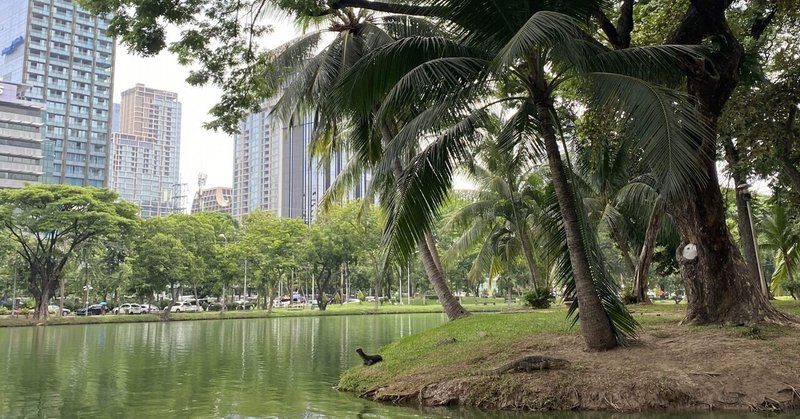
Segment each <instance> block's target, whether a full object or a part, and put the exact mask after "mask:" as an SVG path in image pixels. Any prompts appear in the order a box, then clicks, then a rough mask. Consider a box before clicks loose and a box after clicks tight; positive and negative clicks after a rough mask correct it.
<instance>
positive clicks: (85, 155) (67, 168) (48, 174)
mask: <svg viewBox="0 0 800 419" xmlns="http://www.w3.org/2000/svg"><path fill="white" fill-rule="evenodd" d="M0 10H2V11H3V13H2V14H0V49H1V50H2V51H1V52H0V79H3V80H5V81H10V82H14V83H21V84H25V85H28V86H30V88H29V89H28V90H27V91H26V93H25V96H26V98H27V99H29V100H31V101H33V102H38V103H42V104H44V105H45V110H46V115H45V120H44V123H45V132H44V137H45V138H44V143H43V147H42V148H43V150H44V151H43V159H42V168H43V172H44V175H43V176H42V181H43V182H45V183H69V184H74V185H84V186H98V187H102V186H105V185H106V182H107V177H108V173H107V165H108V161H107V158H108V137H109V134H110V129H111V127H110V118H111V95H112V91H113V85H112V80H113V78H112V69H113V65H114V48H115V47H114V41H113V39H112V38H111V37H110V36H108V35H107V34H106V29H107V27H108V20H106V19H102V18H95V17H93V16H91V15H89V14H88V13H86V12H85V11H84V10H82V9H81V8H80V7H79V6H78V5H77V2H72V1H68V0H0Z"/></svg>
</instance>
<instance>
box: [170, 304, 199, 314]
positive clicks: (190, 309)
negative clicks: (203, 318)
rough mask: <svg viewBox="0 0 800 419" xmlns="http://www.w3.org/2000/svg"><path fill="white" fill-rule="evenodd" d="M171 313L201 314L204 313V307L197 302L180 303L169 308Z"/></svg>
mask: <svg viewBox="0 0 800 419" xmlns="http://www.w3.org/2000/svg"><path fill="white" fill-rule="evenodd" d="M169 311H170V313H199V312H201V311H203V306H201V305H199V304H197V301H178V302H175V303H174V304H172V307H170V308H169Z"/></svg>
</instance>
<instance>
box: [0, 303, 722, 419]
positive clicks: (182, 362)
mask: <svg viewBox="0 0 800 419" xmlns="http://www.w3.org/2000/svg"><path fill="white" fill-rule="evenodd" d="M444 322H445V317H444V316H443V315H440V314H405V315H381V316H330V317H299V318H276V319H249V320H224V321H197V322H192V321H183V322H171V323H137V324H107V325H85V326H50V327H27V328H5V329H0V418H17V417H31V418H56V417H92V418H140V419H146V418H250V417H256V418H264V417H281V418H315V417H336V418H339V417H341V418H402V417H451V418H484V417H547V418H554V417H558V418H586V417H598V418H599V417H608V416H610V415H608V414H576V413H559V414H531V413H528V414H521V413H513V412H491V413H490V412H484V411H480V410H475V409H458V410H455V409H445V408H437V409H423V408H416V407H408V406H392V405H385V404H379V403H375V402H370V401H367V400H362V399H359V398H357V397H355V396H353V395H351V394H348V393H341V392H338V391H337V390H336V389H335V388H334V386H335V384H336V381H337V379H338V377H339V375H340V374H341V373H342V371H344V370H345V369H347V368H349V367H351V366H354V365H357V364H358V363H359V362H360V359H359V358H358V355H357V354H356V353H355V349H356V348H357V347H363V348H365V350H366V351H367V352H368V353H369V352H374V351H375V349H376V348H378V347H380V346H382V345H384V344H386V343H389V342H391V341H393V340H395V339H398V338H401V337H404V336H408V335H409V334H412V333H418V332H421V331H423V330H426V329H430V328H433V327H435V326H438V325H440V324H442V323H444ZM647 416H651V415H647ZM652 416H653V417H658V418H666V417H698V415H697V414H693V415H686V414H681V415H663V414H662V415H652ZM615 417H623V416H619V415H617V416H615ZM624 417H643V416H642V415H624ZM706 417H712V416H706ZM713 417H730V415H720V416H716V415H714V416H713Z"/></svg>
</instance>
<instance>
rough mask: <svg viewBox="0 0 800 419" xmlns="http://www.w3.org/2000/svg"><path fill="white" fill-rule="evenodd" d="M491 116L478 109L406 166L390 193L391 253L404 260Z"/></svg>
mask: <svg viewBox="0 0 800 419" xmlns="http://www.w3.org/2000/svg"><path fill="white" fill-rule="evenodd" d="M487 119H488V115H487V113H486V112H485V111H482V110H479V111H476V112H475V113H473V114H470V115H468V116H467V117H465V118H464V119H462V120H461V121H460V122H459V123H457V124H455V125H454V126H453V127H451V128H449V129H448V130H447V131H445V132H444V133H442V134H441V135H440V136H439V137H438V138H437V139H436V140H435V141H433V143H431V144H430V145H428V146H427V147H426V148H425V149H424V150H422V151H421V152H420V153H419V154H418V155H417V156H415V157H414V159H413V160H412V161H411V162H410V163H409V164H408V165H407V167H406V168H405V170H404V172H403V175H402V177H401V178H400V179H396V182H395V187H396V191H395V192H394V193H392V194H390V196H389V201H388V210H387V223H386V230H385V235H384V240H385V242H386V243H387V245H388V247H389V248H390V251H391V253H392V254H394V255H396V256H397V257H399V258H400V259H401V260H405V259H406V258H407V257H408V256H410V254H411V253H412V252H413V249H414V247H415V246H416V243H417V242H418V241H419V239H420V238H421V237H422V235H423V234H424V233H425V232H426V231H429V230H430V229H431V226H432V225H433V221H434V218H435V217H436V215H437V214H438V211H439V208H440V206H441V205H442V203H443V202H444V199H445V198H446V196H447V193H448V191H449V189H450V187H451V184H452V179H453V173H454V171H455V168H456V165H457V164H458V162H459V161H461V160H464V159H467V158H469V151H468V150H469V148H470V146H471V144H472V143H473V142H475V141H477V140H478V139H479V138H480V133H479V131H478V130H477V129H476V128H475V127H476V126H478V127H479V126H481V125H482V124H484V123H486V122H487V121H486V120H487Z"/></svg>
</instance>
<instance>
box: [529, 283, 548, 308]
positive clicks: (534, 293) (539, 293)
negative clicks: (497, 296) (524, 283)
mask: <svg viewBox="0 0 800 419" xmlns="http://www.w3.org/2000/svg"><path fill="white" fill-rule="evenodd" d="M552 297H553V295H552V294H551V293H550V289H549V288H547V287H541V288H537V289H533V290H530V291H528V292H527V293H525V295H524V296H523V298H524V299H525V305H527V306H530V307H533V308H550V298H552Z"/></svg>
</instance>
